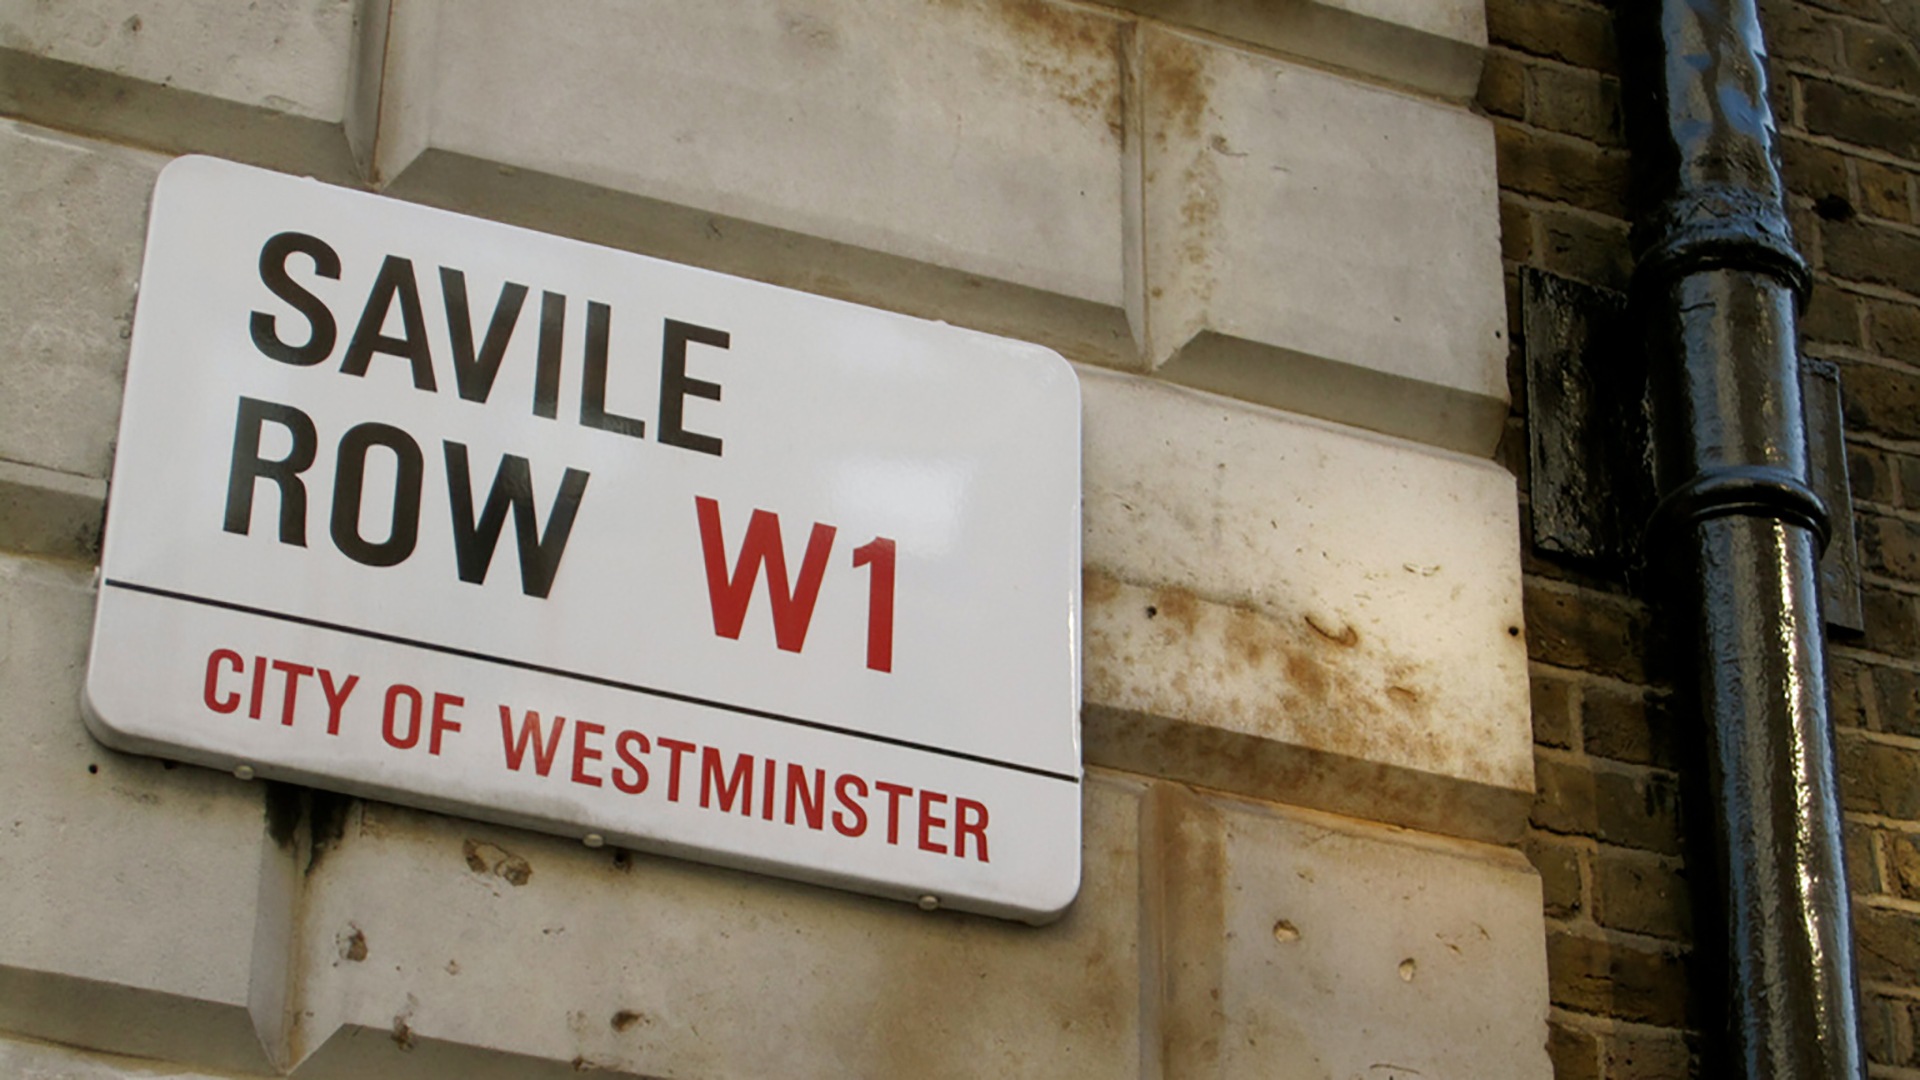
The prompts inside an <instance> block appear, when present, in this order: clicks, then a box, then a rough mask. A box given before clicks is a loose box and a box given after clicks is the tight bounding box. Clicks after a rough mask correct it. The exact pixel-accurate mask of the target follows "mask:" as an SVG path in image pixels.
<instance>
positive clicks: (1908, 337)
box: [1816, 290, 1920, 364]
mask: <svg viewBox="0 0 1920 1080" xmlns="http://www.w3.org/2000/svg"><path fill="white" fill-rule="evenodd" d="M1816 291H1818V290H1816ZM1863 303H1864V305H1865V307H1866V311H1867V332H1868V334H1869V335H1870V337H1871V339H1872V342H1873V351H1874V352H1876V353H1879V354H1880V355H1881V356H1885V357H1888V358H1890V359H1894V360H1903V361H1905V362H1907V363H1909V364H1920V307H1915V306H1914V305H1912V304H1902V303H1899V302H1897V301H1893V300H1878V299H1872V298H1869V299H1866V300H1865V301H1863Z"/></svg>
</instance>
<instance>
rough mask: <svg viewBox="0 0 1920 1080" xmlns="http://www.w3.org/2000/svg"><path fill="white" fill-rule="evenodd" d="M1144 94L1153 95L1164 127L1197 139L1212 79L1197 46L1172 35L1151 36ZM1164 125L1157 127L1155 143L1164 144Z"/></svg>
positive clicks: (1156, 112) (1211, 92)
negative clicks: (1145, 91) (1169, 127)
mask: <svg viewBox="0 0 1920 1080" xmlns="http://www.w3.org/2000/svg"><path fill="white" fill-rule="evenodd" d="M1146 69H1147V93H1149V94H1151V95H1153V97H1152V100H1153V104H1154V111H1155V114H1156V115H1157V116H1159V117H1161V118H1163V119H1164V121H1165V123H1166V125H1167V126H1171V127H1172V129H1173V130H1174V131H1175V132H1176V133H1178V134H1181V135H1184V136H1186V137H1187V138H1189V139H1197V138H1199V137H1200V127H1201V124H1200V122H1201V120H1202V119H1203V118H1205V116H1206V114H1207V105H1208V102H1209V101H1210V100H1211V99H1212V95H1213V76H1212V75H1211V74H1210V73H1209V72H1208V71H1207V61H1206V56H1205V54H1204V53H1203V52H1202V51H1201V47H1200V46H1199V45H1198V44H1197V43H1195V42H1192V41H1189V40H1187V39H1186V38H1183V37H1178V36H1176V35H1173V34H1155V35H1153V46H1152V47H1151V48H1149V49H1148V51H1147V57H1146ZM1167 126H1158V125H1157V130H1156V131H1155V133H1154V139H1155V141H1156V142H1157V143H1159V144H1161V145H1165V144H1166V141H1167V135H1168V131H1167Z"/></svg>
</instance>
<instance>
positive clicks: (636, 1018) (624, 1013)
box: [608, 1009, 652, 1031]
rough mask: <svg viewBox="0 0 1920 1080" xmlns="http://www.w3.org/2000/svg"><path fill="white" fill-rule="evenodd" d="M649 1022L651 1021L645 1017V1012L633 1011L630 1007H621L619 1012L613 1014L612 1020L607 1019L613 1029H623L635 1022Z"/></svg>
mask: <svg viewBox="0 0 1920 1080" xmlns="http://www.w3.org/2000/svg"><path fill="white" fill-rule="evenodd" d="M651 1022H652V1021H650V1020H649V1019H648V1018H647V1014H646V1013H643V1012H635V1011H634V1010H632V1009H621V1010H620V1011H619V1012H617V1013H614V1014H613V1019H612V1020H610V1021H608V1023H609V1024H610V1025H611V1026H612V1027H613V1030H615V1031H625V1030H627V1029H628V1028H630V1027H632V1026H633V1025H635V1024H643V1023H651Z"/></svg>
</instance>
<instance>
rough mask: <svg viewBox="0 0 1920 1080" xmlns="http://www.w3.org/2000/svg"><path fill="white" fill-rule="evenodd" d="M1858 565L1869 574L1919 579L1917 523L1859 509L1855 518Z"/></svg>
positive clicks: (1919, 543) (1919, 537) (1919, 552)
mask: <svg viewBox="0 0 1920 1080" xmlns="http://www.w3.org/2000/svg"><path fill="white" fill-rule="evenodd" d="M1854 528H1855V529H1856V530H1858V535H1859V540H1860V560H1861V564H1862V565H1863V566H1864V567H1865V568H1866V569H1867V571H1868V572H1870V573H1875V574H1880V575H1883V576H1885V577H1891V578H1898V579H1900V580H1902V581H1920V524H1915V523H1914V522H1911V521H1905V520H1903V519H1900V518H1893V517H1886V516H1883V515H1880V514H1872V513H1866V512H1862V513H1860V514H1859V515H1858V516H1856V517H1855V518H1854Z"/></svg>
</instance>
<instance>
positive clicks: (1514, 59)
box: [1476, 49, 1527, 120]
mask: <svg viewBox="0 0 1920 1080" xmlns="http://www.w3.org/2000/svg"><path fill="white" fill-rule="evenodd" d="M1476 100H1478V101H1479V103H1480V107H1481V108H1483V109H1485V110H1487V111H1488V112H1489V113H1492V114H1493V115H1495V116H1506V117H1511V118H1512V119H1515V120H1525V119H1526V118H1527V65H1526V61H1524V60H1522V59H1521V58H1520V56H1519V55H1518V54H1517V53H1511V52H1508V51H1507V50H1505V49H1488V50H1487V58H1486V61H1485V62H1484V63H1483V64H1481V66H1480V93H1479V94H1478V96H1477V98H1476Z"/></svg>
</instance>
